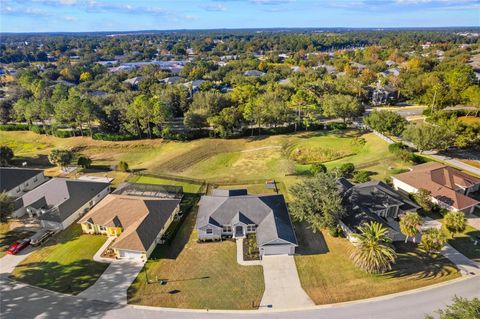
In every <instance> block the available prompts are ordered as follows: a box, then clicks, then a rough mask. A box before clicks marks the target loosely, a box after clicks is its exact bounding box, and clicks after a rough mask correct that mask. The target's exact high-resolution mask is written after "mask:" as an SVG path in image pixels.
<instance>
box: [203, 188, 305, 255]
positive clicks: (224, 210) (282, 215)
mask: <svg viewBox="0 0 480 319" xmlns="http://www.w3.org/2000/svg"><path fill="white" fill-rule="evenodd" d="M237 191H238V190H237ZM218 193H219V190H217V192H215V193H214V195H212V196H203V197H202V199H201V200H200V203H199V211H198V216H197V228H198V227H203V226H206V225H209V224H210V225H216V226H221V225H232V224H234V223H235V222H238V221H239V220H240V221H242V222H244V223H246V224H248V223H249V222H250V223H251V224H255V225H257V244H258V245H259V246H260V245H264V244H267V243H269V242H271V241H273V240H277V239H281V240H284V241H286V242H289V243H292V244H294V245H296V244H297V239H296V237H295V232H294V230H293V226H292V223H291V221H290V216H289V215H288V210H287V206H286V204H285V199H284V198H283V195H258V196H253V195H231V196H228V195H227V196H225V195H217V194H218ZM234 193H235V192H234ZM242 193H244V194H246V190H243V191H242ZM220 194H224V193H223V192H221V191H220Z"/></svg>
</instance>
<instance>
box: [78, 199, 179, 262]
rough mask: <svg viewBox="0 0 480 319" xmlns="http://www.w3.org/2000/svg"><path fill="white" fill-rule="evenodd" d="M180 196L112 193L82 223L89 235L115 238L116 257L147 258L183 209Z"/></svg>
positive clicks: (113, 245)
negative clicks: (181, 208)
mask: <svg viewBox="0 0 480 319" xmlns="http://www.w3.org/2000/svg"><path fill="white" fill-rule="evenodd" d="M180 201H181V199H178V198H159V197H154V196H150V195H148V196H145V195H143V196H138V195H131V194H128V193H127V194H115V193H112V194H109V195H107V196H106V197H105V198H104V199H103V200H102V201H101V202H100V203H99V204H98V205H97V206H95V207H94V208H93V209H92V210H91V211H90V212H88V213H87V214H86V215H85V216H83V217H82V218H81V219H80V221H79V222H78V223H79V224H81V225H82V230H83V232H84V233H87V234H101V235H107V236H109V237H115V240H114V241H113V242H112V244H111V245H110V249H112V250H113V252H114V254H115V256H116V258H128V259H139V260H146V259H147V258H148V257H149V256H150V254H151V253H152V251H153V250H154V249H155V247H156V245H157V243H160V242H161V241H162V237H163V235H164V234H165V231H166V230H167V228H168V226H170V224H171V223H172V221H173V220H174V218H175V216H176V215H177V214H178V212H179V211H180Z"/></svg>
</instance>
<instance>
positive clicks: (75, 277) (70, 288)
mask: <svg viewBox="0 0 480 319" xmlns="http://www.w3.org/2000/svg"><path fill="white" fill-rule="evenodd" d="M106 240H107V237H106V236H95V235H84V234H82V230H81V227H80V225H77V224H74V225H72V226H70V227H69V228H67V229H66V230H64V231H62V232H61V233H59V234H58V235H57V236H56V237H54V238H52V240H50V241H49V242H48V244H47V246H44V247H41V248H39V249H37V250H36V251H34V252H33V253H32V254H31V255H30V256H28V257H27V258H26V259H25V260H24V261H22V262H21V263H20V265H18V266H17V267H16V268H15V270H14V271H13V273H12V276H13V277H14V278H15V279H16V280H19V281H23V282H25V283H28V284H31V285H34V286H39V287H42V288H46V289H50V290H54V291H58V292H62V293H69V294H78V293H80V292H81V291H83V290H85V289H86V288H88V287H89V286H91V285H93V284H94V283H95V281H96V280H97V279H98V278H99V277H100V275H101V274H102V273H103V272H104V271H105V269H106V268H107V267H108V264H103V263H97V262H94V261H93V260H92V258H93V255H95V253H96V252H97V251H98V249H100V247H101V246H102V245H103V244H104V243H105V241H106Z"/></svg>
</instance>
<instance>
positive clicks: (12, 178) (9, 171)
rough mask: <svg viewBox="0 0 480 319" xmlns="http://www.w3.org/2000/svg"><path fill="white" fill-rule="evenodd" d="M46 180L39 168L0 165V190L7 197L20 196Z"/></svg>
mask: <svg viewBox="0 0 480 319" xmlns="http://www.w3.org/2000/svg"><path fill="white" fill-rule="evenodd" d="M47 180H48V177H45V175H43V170H40V169H31V168H18V167H0V192H5V193H7V195H8V196H9V197H13V198H17V197H20V196H22V195H23V194H24V193H26V192H28V191H30V190H32V189H34V188H35V187H37V186H39V185H41V184H42V183H44V182H46V181H47Z"/></svg>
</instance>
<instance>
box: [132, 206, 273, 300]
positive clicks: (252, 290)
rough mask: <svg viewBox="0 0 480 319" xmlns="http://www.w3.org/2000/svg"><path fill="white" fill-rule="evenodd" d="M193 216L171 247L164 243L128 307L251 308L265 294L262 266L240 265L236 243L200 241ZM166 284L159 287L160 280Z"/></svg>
mask: <svg viewBox="0 0 480 319" xmlns="http://www.w3.org/2000/svg"><path fill="white" fill-rule="evenodd" d="M195 219H196V213H195V212H194V211H192V212H190V213H189V214H188V216H187V217H186V219H185V221H184V225H183V226H182V227H181V229H180V231H179V233H178V234H177V236H176V237H175V239H174V241H173V242H172V244H171V245H170V246H167V245H160V246H157V249H156V250H155V251H154V252H153V254H152V255H151V259H150V260H149V261H148V262H147V264H146V269H147V274H148V278H149V280H150V282H151V283H150V284H147V283H146V276H145V272H144V271H142V272H141V273H140V274H139V276H138V277H137V279H136V280H135V281H134V283H133V284H132V286H130V288H129V292H128V296H129V297H128V299H129V303H133V304H141V305H148V306H161V307H174V308H196V309H252V303H253V304H255V305H258V304H259V303H260V300H261V298H262V295H263V290H264V284H263V271H262V267H261V266H249V267H245V266H240V265H239V264H238V263H237V261H236V250H235V249H236V246H235V243H234V242H232V241H223V242H211V243H197V235H196V231H195V230H194V225H195ZM160 279H161V280H164V281H166V284H164V285H161V284H160V283H158V281H159V280H160Z"/></svg>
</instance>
